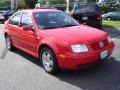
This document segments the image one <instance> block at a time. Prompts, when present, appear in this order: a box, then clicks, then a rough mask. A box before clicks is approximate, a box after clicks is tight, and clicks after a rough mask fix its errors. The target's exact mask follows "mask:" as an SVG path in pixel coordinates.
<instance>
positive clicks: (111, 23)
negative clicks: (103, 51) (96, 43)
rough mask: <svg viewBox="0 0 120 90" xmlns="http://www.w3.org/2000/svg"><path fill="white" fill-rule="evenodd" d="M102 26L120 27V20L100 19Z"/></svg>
mask: <svg viewBox="0 0 120 90" xmlns="http://www.w3.org/2000/svg"><path fill="white" fill-rule="evenodd" d="M102 24H103V27H105V28H120V21H106V20H103V21H102Z"/></svg>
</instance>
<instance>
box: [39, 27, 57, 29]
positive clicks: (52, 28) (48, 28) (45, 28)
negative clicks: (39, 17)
mask: <svg viewBox="0 0 120 90" xmlns="http://www.w3.org/2000/svg"><path fill="white" fill-rule="evenodd" d="M54 28H59V27H44V28H41V29H54Z"/></svg>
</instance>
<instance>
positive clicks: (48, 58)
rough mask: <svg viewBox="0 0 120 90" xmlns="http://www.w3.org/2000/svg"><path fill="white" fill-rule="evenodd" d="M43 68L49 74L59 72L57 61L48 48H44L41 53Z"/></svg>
mask: <svg viewBox="0 0 120 90" xmlns="http://www.w3.org/2000/svg"><path fill="white" fill-rule="evenodd" d="M40 59H41V62H42V66H43V68H44V70H45V71H46V72H47V73H50V74H53V73H56V72H57V71H58V64H57V59H56V56H55V54H54V53H53V51H52V50H51V49H49V48H47V47H44V48H42V50H41V52H40Z"/></svg>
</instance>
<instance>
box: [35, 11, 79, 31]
mask: <svg viewBox="0 0 120 90" xmlns="http://www.w3.org/2000/svg"><path fill="white" fill-rule="evenodd" d="M34 18H35V20H36V22H37V25H38V27H39V28H40V29H52V28H60V27H69V26H77V25H79V23H78V22H77V21H76V20H74V19H73V18H72V17H70V16H69V15H67V14H66V13H64V12H62V11H49V12H37V13H34Z"/></svg>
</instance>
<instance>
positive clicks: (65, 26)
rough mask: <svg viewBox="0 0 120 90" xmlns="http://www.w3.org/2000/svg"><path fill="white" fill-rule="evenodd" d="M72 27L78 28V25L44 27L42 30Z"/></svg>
mask: <svg viewBox="0 0 120 90" xmlns="http://www.w3.org/2000/svg"><path fill="white" fill-rule="evenodd" d="M70 26H78V25H72V24H70V25H64V26H58V27H44V28H41V29H54V28H61V27H70Z"/></svg>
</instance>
